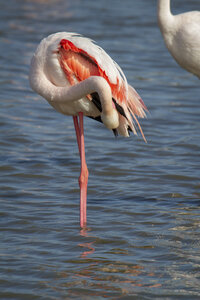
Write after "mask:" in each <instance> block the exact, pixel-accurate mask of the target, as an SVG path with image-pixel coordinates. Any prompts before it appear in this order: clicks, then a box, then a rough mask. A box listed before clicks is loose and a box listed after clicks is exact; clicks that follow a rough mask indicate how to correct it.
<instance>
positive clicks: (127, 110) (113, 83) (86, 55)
mask: <svg viewBox="0 0 200 300" xmlns="http://www.w3.org/2000/svg"><path fill="white" fill-rule="evenodd" d="M67 35H68V36H67ZM67 35H66V38H63V39H61V40H60V43H59V46H58V58H59V62H60V66H61V68H62V70H63V71H64V73H65V75H66V77H67V79H68V81H69V83H70V84H71V85H74V84H76V83H77V82H80V81H82V80H85V79H87V78H89V77H90V76H101V77H103V78H104V79H105V80H106V81H107V82H108V84H109V85H110V87H111V91H112V96H113V98H114V99H115V101H116V102H117V104H119V105H120V106H121V107H122V109H123V111H124V114H125V116H124V115H121V114H120V113H119V121H120V122H119V123H120V124H119V127H118V128H117V131H118V132H119V133H120V134H121V135H123V136H129V130H131V131H133V133H134V134H137V132H136V126H135V125H136V124H137V126H138V127H139V130H140V132H141V134H142V136H143V138H144V140H145V141H146V139H145V137H144V134H143V132H142V129H141V126H140V124H139V121H138V120H137V116H138V117H141V118H144V117H145V116H146V114H145V110H147V108H146V106H145V105H144V103H143V101H142V99H141V98H140V96H139V95H138V93H137V92H136V91H135V89H134V88H133V87H131V86H130V85H128V84H127V81H126V77H125V75H124V73H123V72H122V70H121V68H120V67H119V66H118V65H117V63H116V62H114V61H113V60H112V59H111V58H110V56H108V54H107V53H106V52H105V51H104V50H103V49H102V48H101V47H99V46H97V45H95V44H94V43H93V42H92V41H91V40H90V39H88V38H84V37H81V36H77V35H74V34H71V36H70V34H69V33H68V34H67ZM88 99H89V100H91V96H90V95H88Z"/></svg>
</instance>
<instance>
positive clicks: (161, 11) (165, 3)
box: [158, 0, 174, 31]
mask: <svg viewBox="0 0 200 300" xmlns="http://www.w3.org/2000/svg"><path fill="white" fill-rule="evenodd" d="M173 19H174V16H173V15H172V13H171V9H170V0H158V23H159V26H160V29H161V31H169V30H170V28H171V26H172V22H173Z"/></svg>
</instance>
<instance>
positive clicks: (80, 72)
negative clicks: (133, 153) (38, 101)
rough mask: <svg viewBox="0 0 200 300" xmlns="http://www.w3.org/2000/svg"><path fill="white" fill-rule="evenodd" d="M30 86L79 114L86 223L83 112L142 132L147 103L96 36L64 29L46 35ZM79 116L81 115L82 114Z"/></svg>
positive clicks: (124, 131) (125, 130)
mask: <svg viewBox="0 0 200 300" xmlns="http://www.w3.org/2000/svg"><path fill="white" fill-rule="evenodd" d="M29 80H30V85H31V87H32V89H33V90H34V91H36V92H37V93H38V94H40V95H41V96H42V97H44V98H45V99H46V100H47V101H48V102H49V103H50V104H51V105H52V106H53V107H54V108H55V109H56V110H57V111H58V112H60V113H62V114H65V115H71V116H73V120H74V126H75V130H76V136H77V143H78V148H79V153H80V159H81V173H80V177H79V185H80V226H81V227H82V228H83V227H85V226H86V200H87V182H88V169H87V165H86V160H85V148H84V132H83V115H85V116H88V117H91V118H93V119H95V120H97V121H101V122H103V123H104V125H105V126H106V127H107V128H108V129H112V130H113V131H114V133H115V135H117V134H118V133H119V134H120V135H122V136H129V132H130V131H133V133H134V134H136V124H137V126H138V127H139V129H140V132H141V134H142V136H143V138H144V140H145V137H144V135H143V132H142V129H141V127H140V124H139V122H138V120H137V117H136V116H139V117H142V118H144V117H145V110H146V106H145V105H144V103H143V101H142V99H141V98H140V96H139V95H138V94H137V92H136V91H135V90H134V88H132V87H131V86H130V85H128V84H127V80H126V77H125V75H124V73H123V72H122V70H121V69H120V67H119V66H118V65H117V64H116V63H115V62H114V61H113V60H112V59H111V58H110V56H108V55H107V54H106V52H105V51H104V50H103V49H102V48H100V47H99V46H97V45H96V44H94V43H93V42H92V41H91V40H90V39H88V38H85V37H82V36H80V35H78V34H75V33H66V32H60V33H55V34H52V35H50V36H48V37H47V38H45V39H43V40H42V41H41V42H40V44H39V46H38V48H37V50H36V52H35V54H34V56H33V58H32V62H31V68H30V75H29ZM78 117H79V119H78Z"/></svg>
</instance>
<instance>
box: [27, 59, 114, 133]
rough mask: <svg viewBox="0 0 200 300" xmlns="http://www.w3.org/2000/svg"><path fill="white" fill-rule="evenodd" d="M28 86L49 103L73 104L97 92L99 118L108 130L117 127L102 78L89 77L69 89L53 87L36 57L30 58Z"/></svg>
mask: <svg viewBox="0 0 200 300" xmlns="http://www.w3.org/2000/svg"><path fill="white" fill-rule="evenodd" d="M29 81H30V86H31V87H32V89H33V90H34V91H36V92H37V93H38V94H39V95H41V96H42V97H44V98H45V99H46V100H47V101H48V102H49V103H51V102H55V103H67V102H74V101H77V100H79V99H81V98H83V97H86V96H87V95H88V94H92V93H94V92H97V93H98V95H99V98H100V101H101V105H102V113H101V118H102V121H103V123H104V125H105V126H106V127H107V128H109V129H115V128H117V127H118V126H119V120H118V114H117V112H116V110H115V109H114V108H113V102H112V93H111V88H110V86H109V84H108V83H107V81H106V80H105V79H104V78H103V77H99V76H91V77H89V78H87V79H85V80H84V81H81V82H79V83H77V84H76V85H73V86H70V87H58V86H55V85H54V84H53V83H51V81H50V80H49V79H48V78H47V77H46V75H45V73H44V69H43V66H42V64H41V62H40V60H39V59H37V57H33V58H32V62H31V69H30V74H29Z"/></svg>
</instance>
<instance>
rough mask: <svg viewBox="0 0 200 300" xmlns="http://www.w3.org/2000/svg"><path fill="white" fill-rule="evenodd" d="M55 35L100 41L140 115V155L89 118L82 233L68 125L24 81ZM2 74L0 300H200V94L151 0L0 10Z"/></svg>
mask: <svg viewBox="0 0 200 300" xmlns="http://www.w3.org/2000/svg"><path fill="white" fill-rule="evenodd" d="M172 2H173V3H172V4H173V5H172V9H173V11H174V12H176V13H178V12H182V11H188V10H194V9H199V1H197V0H196V1H195V0H193V1H192V0H190V1H186V0H183V1H181V0H176V1H172ZM57 31H72V32H79V33H81V34H83V35H86V36H89V37H90V38H92V39H94V40H95V41H97V43H98V44H99V45H101V46H102V47H103V48H104V49H105V50H106V51H107V52H108V53H109V54H110V55H111V56H112V57H113V58H114V59H115V60H116V61H117V62H118V63H119V64H120V66H121V67H122V68H123V70H124V72H125V74H126V76H127V79H128V81H129V82H130V84H131V85H133V86H134V87H135V88H136V89H137V91H138V92H139V93H140V95H141V96H142V98H143V100H144V102H145V103H146V105H147V107H148V109H149V114H148V118H147V119H145V120H142V121H141V124H142V127H143V130H144V133H145V136H146V138H147V140H148V143H147V144H145V143H144V141H143V140H142V137H141V136H140V135H138V137H135V136H131V137H130V138H129V139H125V138H122V137H118V138H114V137H113V134H112V132H110V131H108V130H107V129H106V128H104V127H103V125H101V124H99V123H96V122H94V121H93V120H90V119H87V120H86V119H85V139H86V157H87V163H88V168H89V172H90V176H89V183H88V228H87V229H86V230H84V231H83V230H82V231H80V228H79V188H78V181H77V178H78V176H79V171H80V169H79V168H80V167H79V155H78V149H77V145H76V140H75V134H74V128H73V122H72V118H71V117H66V116H63V115H60V114H58V113H57V112H55V111H54V110H53V108H51V107H50V106H49V105H48V103H47V102H46V101H45V100H44V99H42V98H41V97H39V96H38V95H36V94H35V93H34V92H32V91H31V89H30V87H29V83H28V71H29V65H30V59H31V57H32V55H33V53H34V51H35V48H36V46H37V44H38V43H39V41H40V40H41V39H42V38H43V37H45V36H47V35H48V34H50V33H53V32H57ZM0 65H1V68H0V91H1V93H0V98H1V101H0V116H1V118H0V150H1V156H0V162H1V165H0V171H1V178H0V195H1V196H0V299H3V300H4V299H14V300H17V299H19V300H23V299H25V300H28V299H52V300H56V299H106V298H108V299H200V288H199V286H200V285H199V282H200V275H199V274H200V239H199V231H200V230H199V228H200V178H199V175H200V171H199V170H200V156H199V152H200V138H199V137H200V134H199V133H200V119H199V116H200V108H199V107H200V102H199V100H200V96H199V95H200V83H199V80H198V79H197V78H196V77H194V76H193V75H191V74H189V73H187V72H186V71H184V70H182V69H181V68H180V67H179V66H178V65H177V64H176V63H175V61H174V60H173V59H172V58H171V56H170V55H169V53H168V51H167V50H166V48H165V46H164V43H163V40H162V37H161V34H160V32H159V29H158V26H157V21H156V1H154V0H125V1H118V0H115V1H114V0H111V1H105V0H99V1H93V0H86V1H81V0H79V1H78V0H68V1H67V0H66V1H64V0H57V1H56V0H49V1H48V0H46V1H45V0H43V1H42V0H40V1H39V0H27V1H25V0H24V1H22V0H18V1H17V0H9V1H0Z"/></svg>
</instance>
